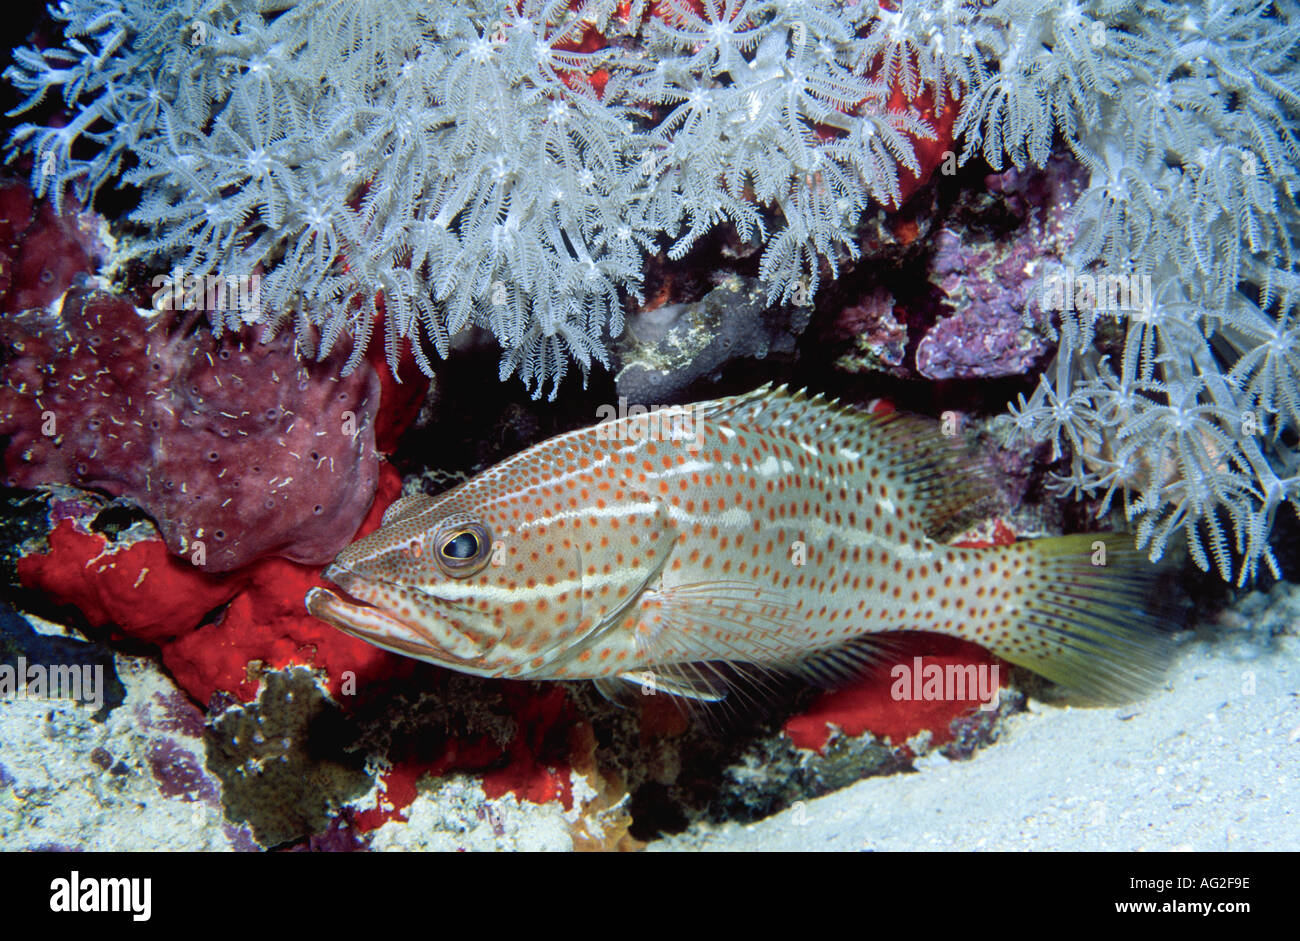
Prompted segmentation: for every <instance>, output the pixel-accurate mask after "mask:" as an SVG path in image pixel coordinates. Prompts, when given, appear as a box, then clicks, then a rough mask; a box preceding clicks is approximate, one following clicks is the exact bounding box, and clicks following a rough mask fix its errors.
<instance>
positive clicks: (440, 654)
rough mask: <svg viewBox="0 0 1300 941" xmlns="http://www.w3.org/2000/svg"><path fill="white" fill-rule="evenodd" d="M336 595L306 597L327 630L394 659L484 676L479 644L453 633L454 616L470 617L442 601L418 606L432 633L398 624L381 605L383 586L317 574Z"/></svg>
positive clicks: (331, 570)
mask: <svg viewBox="0 0 1300 941" xmlns="http://www.w3.org/2000/svg"><path fill="white" fill-rule="evenodd" d="M321 574H322V577H323V578H325V579H327V580H329V581H331V582H333V583H334V584H335V585H337V586H338V588H337V589H330V588H322V587H315V588H312V589H310V590H309V591H308V592H307V596H306V599H305V601H306V606H307V611H308V613H310V614H311V615H313V616H314V617H317V618H320V619H321V620H322V621H325V622H326V623H328V624H330V625H331V626H333V627H335V628H337V629H338V630H340V631H343V633H345V634H349V635H351V636H353V637H356V638H357V639H359V640H364V641H366V642H367V643H369V644H373V645H375V646H376V647H382V648H383V649H385V650H389V651H392V652H393V653H397V654H402V655H403V656H407V657H414V658H416V659H418V660H425V661H427V662H429V663H436V664H438V665H440V666H449V667H454V668H455V669H457V670H461V671H464V672H469V673H481V674H484V675H486V671H484V670H482V668H481V660H482V656H483V654H484V653H485V652H486V651H485V650H484V649H482V644H481V643H478V642H476V641H475V639H474V638H473V637H472V636H470V634H468V633H466V632H465V631H464V630H461V629H458V628H457V626H456V624H457V622H458V617H457V616H461V617H463V616H465V615H467V614H469V613H470V612H469V611H468V610H462V609H461V606H460V605H457V604H455V603H454V602H448V601H443V600H442V599H436V598H427V599H426V600H425V601H424V602H423V603H424V604H425V605H426V606H428V607H429V608H430V609H431V610H429V611H428V613H429V614H430V615H431V616H432V620H433V621H434V622H435V625H436V629H435V628H430V627H429V626H427V625H426V624H424V623H421V622H420V621H419V620H416V619H409V620H407V619H403V618H402V617H399V616H398V615H397V614H395V613H394V612H393V611H392V610H390V609H389V608H388V607H386V606H384V604H383V603H382V596H383V592H384V590H385V589H386V588H392V587H394V586H389V585H387V584H386V583H384V582H382V581H376V580H374V579H370V578H367V577H365V576H363V575H359V574H357V573H356V572H354V571H351V570H350V569H347V568H345V567H343V566H340V565H338V564H334V565H331V566H329V567H328V568H326V569H325V571H324V572H322V573H321Z"/></svg>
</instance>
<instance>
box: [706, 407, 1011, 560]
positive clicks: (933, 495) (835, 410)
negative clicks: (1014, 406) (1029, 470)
mask: <svg viewBox="0 0 1300 941" xmlns="http://www.w3.org/2000/svg"><path fill="white" fill-rule="evenodd" d="M699 408H700V409H701V412H700V415H701V416H702V417H703V418H704V419H706V420H708V421H713V422H718V423H724V424H736V425H754V426H756V427H759V428H764V429H769V430H777V429H784V430H786V431H787V432H788V433H789V434H790V435H791V436H792V437H794V438H796V439H798V440H801V441H804V442H805V443H807V444H808V445H809V446H811V447H814V448H816V449H818V450H820V451H825V452H826V453H827V455H828V456H831V455H833V454H839V455H841V456H844V457H848V458H852V459H856V458H859V457H860V458H862V459H864V460H866V461H867V462H869V463H874V464H875V465H878V466H879V467H880V468H881V471H882V472H883V473H885V474H886V475H887V482H890V483H893V484H895V485H896V486H898V487H899V488H901V489H902V490H903V491H904V492H905V495H906V496H907V497H909V498H910V499H912V500H913V501H914V503H915V506H916V510H917V513H918V515H919V516H920V518H921V525H922V527H923V528H924V529H925V531H926V533H927V534H930V535H933V534H934V533H935V532H936V531H938V530H940V529H942V528H943V527H944V526H945V525H946V524H947V523H948V522H949V521H950V520H951V519H952V518H953V517H954V516H956V515H957V514H959V513H961V512H962V511H963V510H965V509H967V508H969V507H971V506H972V505H974V504H976V503H979V502H980V501H981V500H983V499H984V498H985V497H987V496H988V495H989V492H990V490H991V488H990V486H989V477H990V474H989V471H988V468H987V467H986V465H985V464H984V462H983V461H981V460H979V459H977V458H975V457H973V456H972V455H970V454H969V453H967V450H966V448H965V446H964V440H963V438H962V437H961V436H960V435H958V434H951V435H948V434H944V433H943V429H942V426H941V425H940V423H939V422H937V421H935V420H934V419H931V418H926V417H924V416H921V415H910V414H906V413H902V412H890V413H886V414H876V413H874V412H865V411H861V410H859V409H856V408H853V407H850V406H846V405H843V404H841V403H840V402H838V401H836V400H834V399H827V398H825V397H823V396H821V395H811V396H810V395H809V394H808V393H807V392H806V391H804V390H797V391H791V390H790V389H789V388H788V387H786V386H776V387H774V386H772V385H771V384H770V383H769V384H767V385H764V386H761V387H759V388H758V389H755V390H754V391H753V392H746V393H743V394H741V395H733V396H730V397H728V398H725V399H715V400H713V401H711V402H704V403H702V404H701V405H700V406H699ZM889 478H892V479H889Z"/></svg>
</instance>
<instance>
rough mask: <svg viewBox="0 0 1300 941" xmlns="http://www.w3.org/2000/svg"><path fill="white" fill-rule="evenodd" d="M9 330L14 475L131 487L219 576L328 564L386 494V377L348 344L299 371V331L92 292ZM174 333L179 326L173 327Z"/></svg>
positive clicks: (1, 415) (0, 389)
mask: <svg viewBox="0 0 1300 941" xmlns="http://www.w3.org/2000/svg"><path fill="white" fill-rule="evenodd" d="M60 307H61V310H60V311H59V313H58V314H57V315H56V314H51V313H47V312H44V311H39V310H37V311H29V312H28V313H27V314H24V315H22V316H20V317H14V318H11V319H10V320H9V321H8V322H7V323H6V325H5V333H6V334H7V336H6V339H7V340H8V343H9V345H10V347H11V350H12V356H11V358H10V360H9V362H8V363H6V364H5V367H4V370H3V373H0V378H2V379H3V380H4V384H3V386H0V435H10V436H11V438H10V441H9V445H8V449H7V451H6V452H5V455H4V464H5V475H6V482H7V483H8V484H9V485H10V486H20V487H33V486H38V485H41V484H50V483H63V482H71V483H73V484H76V485H78V486H82V487H91V488H96V489H99V490H103V491H106V492H107V493H109V494H111V495H113V496H126V497H129V498H131V499H133V500H135V501H136V502H137V503H139V504H140V505H141V506H142V507H143V508H144V509H145V510H146V511H147V512H148V513H149V514H150V515H151V516H153V518H154V519H155V521H156V522H157V523H158V528H159V529H160V531H161V532H162V535H163V538H164V539H165V540H166V541H167V545H168V547H169V548H170V549H171V551H173V552H175V553H178V554H182V553H183V554H186V555H187V556H189V558H190V560H191V561H193V562H194V563H195V564H198V565H201V566H203V568H204V569H205V570H207V571H213V572H223V571H228V570H231V569H235V568H238V567H240V566H241V565H244V564H245V563H247V562H249V561H251V560H253V559H255V558H258V557H260V556H263V555H271V554H273V555H281V556H284V557H285V558H288V559H292V560H294V561H297V562H308V563H321V562H325V561H328V560H329V559H330V558H331V557H332V556H333V555H334V553H335V552H337V551H338V550H339V549H340V548H341V547H342V546H343V545H345V544H346V543H347V542H348V540H349V539H350V538H351V537H352V535H353V534H354V533H355V532H356V529H357V527H358V526H359V525H360V523H361V520H362V518H363V517H364V516H365V513H366V511H367V510H368V509H369V507H370V504H371V501H372V500H373V498H374V495H375V487H376V484H377V480H378V456H377V454H376V452H375V445H374V433H375V432H374V417H375V411H376V408H377V406H378V399H379V379H378V377H377V375H376V373H375V371H374V370H373V369H372V368H370V367H369V366H368V365H367V364H365V363H362V365H361V366H360V367H359V368H358V369H356V370H355V371H354V372H353V373H352V374H351V375H349V376H347V377H342V378H340V377H339V376H338V373H339V372H340V370H341V365H342V361H343V359H344V358H346V356H347V351H346V350H340V351H338V352H336V354H335V355H334V356H331V357H330V358H329V359H328V360H326V361H325V362H324V363H320V364H313V365H310V366H307V365H304V364H302V363H301V362H300V361H299V359H298V358H297V357H296V355H295V353H294V341H293V338H292V337H280V338H279V339H276V340H274V341H272V342H270V343H256V342H251V341H250V339H249V338H248V337H247V336H241V335H232V334H226V335H225V336H224V337H222V338H220V339H217V338H214V337H212V336H211V335H209V334H208V333H207V332H206V331H199V332H197V333H193V334H191V333H190V332H189V331H188V330H186V329H185V328H184V327H185V325H184V324H178V323H177V322H176V321H174V320H169V319H168V318H169V317H170V315H169V314H160V315H157V316H155V317H154V318H152V319H151V318H148V317H145V316H142V315H141V314H140V313H139V312H137V311H136V309H135V308H134V307H132V305H131V304H130V303H129V302H128V301H127V300H125V299H123V298H121V297H116V296H113V295H109V294H106V293H103V292H100V291H96V290H93V289H92V288H89V287H86V286H81V287H76V288H74V289H72V290H71V291H69V292H68V294H67V295H66V296H65V297H64V298H63V301H62V303H61V305H60ZM169 327H170V329H169Z"/></svg>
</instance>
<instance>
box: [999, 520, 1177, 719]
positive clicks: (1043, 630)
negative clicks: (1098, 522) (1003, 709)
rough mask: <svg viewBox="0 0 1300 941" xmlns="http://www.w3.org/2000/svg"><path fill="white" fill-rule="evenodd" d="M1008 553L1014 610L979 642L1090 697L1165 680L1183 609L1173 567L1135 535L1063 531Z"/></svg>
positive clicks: (1133, 693)
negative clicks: (1176, 600)
mask: <svg viewBox="0 0 1300 941" xmlns="http://www.w3.org/2000/svg"><path fill="white" fill-rule="evenodd" d="M1003 551H1004V552H1005V553H1006V554H1007V556H1008V562H1009V563H1010V564H1009V565H1008V567H1007V569H1008V571H1007V574H1008V575H1011V577H1012V578H1013V580H1014V581H1015V582H1016V583H1018V584H1017V588H1018V590H1017V591H1016V592H1015V593H1014V596H1013V599H1012V603H1011V605H1010V606H1009V607H1010V608H1012V609H1014V613H1013V614H1012V616H1011V617H1010V618H1007V619H1005V620H1003V622H1002V624H1003V625H1005V626H1001V627H998V628H994V629H993V630H992V631H989V632H987V633H985V634H984V635H983V636H981V637H978V638H975V639H977V640H978V641H979V642H981V643H984V644H985V645H986V646H988V647H989V648H990V649H991V650H992V651H993V652H994V653H996V654H997V655H998V656H1000V657H1002V658H1003V659H1004V660H1008V661H1010V662H1011V663H1014V664H1017V665H1018V666H1023V667H1026V668H1027V669H1030V670H1032V671H1034V672H1035V673H1037V674H1039V675H1040V676H1043V677H1046V678H1047V679H1049V680H1051V681H1053V682H1055V683H1059V684H1060V685H1061V686H1063V687H1065V688H1066V690H1067V691H1069V692H1070V693H1071V694H1072V695H1073V696H1074V698H1076V699H1080V700H1083V701H1087V702H1092V703H1098V704H1100V703H1118V702H1129V701H1132V700H1134V699H1140V698H1142V697H1143V696H1145V695H1147V694H1148V693H1150V692H1151V691H1152V690H1153V689H1154V688H1155V687H1156V686H1158V685H1159V684H1160V682H1161V681H1162V679H1163V678H1164V676H1165V673H1166V671H1167V669H1168V666H1169V663H1170V660H1171V658H1172V655H1173V645H1172V643H1171V641H1170V631H1171V628H1172V627H1173V624H1172V621H1173V620H1174V619H1175V618H1174V610H1175V609H1174V606H1173V605H1172V604H1170V597H1169V586H1168V584H1167V582H1168V578H1167V569H1165V570H1162V568H1161V567H1158V566H1156V565H1153V564H1152V563H1151V562H1149V561H1148V560H1147V559H1146V558H1145V557H1144V556H1143V555H1142V554H1141V553H1139V552H1137V551H1135V550H1134V549H1133V548H1132V537H1131V536H1129V535H1128V534H1126V533H1100V534H1081V535H1074V536H1058V537H1053V538H1047V539H1037V540H1033V541H1031V542H1025V543H1018V544H1016V545H1014V546H1009V547H1007V548H1006V549H1005V550H1003ZM1011 573H1014V575H1012V574H1011ZM1007 613H1011V612H1010V611H1008V612H1007ZM990 635H991V636H990Z"/></svg>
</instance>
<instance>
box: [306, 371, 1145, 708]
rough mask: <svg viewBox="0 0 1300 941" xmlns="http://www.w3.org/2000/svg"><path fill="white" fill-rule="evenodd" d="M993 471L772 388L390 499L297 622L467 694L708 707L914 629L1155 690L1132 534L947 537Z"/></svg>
mask: <svg viewBox="0 0 1300 941" xmlns="http://www.w3.org/2000/svg"><path fill="white" fill-rule="evenodd" d="M988 482H989V473H988V471H987V470H986V468H985V466H984V465H982V464H981V463H980V462H979V461H977V460H975V459H973V458H971V457H970V456H969V455H968V454H967V453H966V452H965V451H964V450H963V448H962V447H961V446H960V438H959V436H954V435H951V434H944V431H943V428H942V427H941V425H940V423H939V422H936V421H934V420H933V419H929V418H925V417H922V416H916V415H908V414H905V413H901V412H897V411H895V412H891V413H887V414H880V413H878V412H873V411H862V410H858V409H855V408H853V407H850V406H845V405H841V404H839V403H838V402H835V401H832V400H828V399H825V398H823V397H822V396H820V395H817V396H812V395H809V394H808V393H806V392H803V391H791V390H790V389H788V388H787V387H785V386H781V387H779V388H774V387H772V386H771V385H768V386H764V387H762V388H759V389H756V390H754V391H752V392H748V393H744V394H740V395H734V396H729V397H724V398H719V399H715V400H711V401H707V402H699V403H694V404H692V405H685V406H671V407H664V408H661V409H658V410H656V411H655V412H653V413H651V414H630V415H628V414H625V415H623V416H621V417H616V418H610V419H607V420H604V421H600V422H598V423H596V424H595V425H592V426H589V427H585V428H580V429H577V430H574V431H570V432H567V433H564V434H560V435H558V436H556V437H553V438H550V439H549V440H546V441H543V442H541V443H538V444H536V445H533V446H532V447H530V448H528V449H526V450H524V451H522V452H520V453H518V454H517V455H515V456H513V457H511V458H509V459H507V460H505V461H503V462H501V463H499V464H497V465H495V466H493V467H490V468H488V469H487V470H484V471H483V472H481V473H480V474H478V475H477V476H475V477H472V478H471V479H469V480H467V481H465V482H463V483H461V484H459V485H458V486H455V487H454V488H452V489H450V490H448V491H446V492H445V493H442V494H439V495H433V496H430V495H425V494H412V495H409V496H405V497H402V498H401V499H399V500H397V501H396V502H394V503H393V504H392V505H391V506H390V507H389V508H388V510H387V512H386V513H385V515H384V517H383V521H382V523H381V525H380V526H379V528H378V529H376V530H375V531H374V532H372V533H371V534H369V535H368V536H366V537H364V538H362V539H360V540H358V541H357V542H354V543H352V544H351V545H349V546H347V547H345V548H344V549H343V550H342V551H341V552H340V553H339V554H338V556H337V557H336V558H335V560H334V562H333V563H332V564H331V565H329V566H328V567H327V568H326V569H325V570H324V573H323V574H324V578H325V579H326V580H327V581H329V582H331V583H333V584H334V585H336V586H338V589H339V590H338V591H335V590H333V589H331V588H325V587H319V588H313V589H312V590H311V591H310V592H309V593H308V595H307V597H306V605H307V609H308V610H309V611H310V612H311V613H312V614H313V615H315V616H316V617H318V618H320V619H322V620H324V621H326V622H328V623H330V624H332V625H334V626H335V627H337V628H339V629H340V630H342V631H345V632H347V633H348V634H350V635H352V636H354V637H358V638H360V639H362V640H365V641H368V642H369V643H371V644H375V645H377V646H379V647H382V648H384V649H387V650H390V651H394V652H396V653H399V654H403V655H406V656H409V657H415V658H418V659H420V660H424V661H428V662H430V663H435V664H439V665H441V666H443V667H446V668H449V669H452V670H456V671H460V672H463V673H468V674H472V675H476V676H481V677H500V678H509V679H519V680H590V681H593V682H595V683H596V685H597V687H598V688H599V689H600V691H601V692H602V693H604V694H605V695H606V696H608V697H609V698H611V699H615V700H616V701H618V700H620V699H624V698H625V696H624V694H626V693H627V692H628V691H629V689H632V688H636V689H642V690H644V688H645V686H646V684H647V682H649V683H650V684H651V685H652V687H653V689H654V690H655V691H664V692H667V693H670V694H673V695H675V696H678V697H682V698H683V699H687V700H700V701H704V702H717V701H720V700H722V699H724V698H726V696H727V695H728V693H729V692H731V691H732V690H733V689H734V688H735V687H736V686H737V685H738V683H739V678H744V677H755V676H770V675H777V676H793V677H802V678H805V679H807V680H809V681H813V682H817V683H819V684H821V685H835V684H837V683H840V682H843V681H845V680H847V679H848V678H850V677H852V676H855V675H859V674H860V673H861V672H862V671H863V670H865V669H867V668H869V667H870V666H871V665H872V664H879V662H880V658H881V657H882V656H883V655H884V654H883V652H882V651H884V649H885V647H886V646H887V643H886V642H887V639H888V638H889V637H891V636H895V637H896V636H897V635H898V634H900V633H903V632H915V631H924V632H932V633H936V634H943V635H948V636H952V637H958V638H962V639H964V640H967V641H972V642H974V643H975V644H978V645H981V646H983V647H984V648H986V649H987V650H989V651H991V652H992V653H993V654H995V655H996V656H998V657H1000V658H1002V659H1003V660H1005V661H1008V662H1010V663H1012V664H1017V665H1020V666H1023V667H1025V668H1027V669H1029V670H1031V671H1033V672H1034V673H1037V674H1039V675H1041V676H1042V677H1045V678H1046V679H1048V680H1051V681H1053V682H1054V683H1057V684H1059V685H1060V686H1062V687H1064V688H1065V690H1066V691H1067V692H1068V693H1069V694H1071V695H1073V696H1075V697H1077V698H1079V699H1080V700H1081V701H1088V702H1103V703H1105V702H1124V701H1130V700H1132V699H1135V698H1140V697H1141V696H1143V695H1145V694H1147V693H1148V692H1149V691H1150V690H1151V689H1152V688H1153V687H1154V686H1155V685H1157V684H1158V683H1159V682H1160V681H1161V679H1162V677H1163V676H1164V673H1165V669H1166V666H1167V663H1168V659H1169V653H1170V645H1169V637H1168V634H1169V632H1168V631H1167V630H1165V629H1163V627H1162V624H1161V615H1160V612H1159V610H1158V609H1156V608H1154V607H1153V606H1152V604H1151V602H1152V599H1153V598H1154V597H1157V596H1158V595H1159V593H1160V589H1159V587H1158V586H1159V582H1158V569H1157V567H1156V566H1154V565H1152V564H1151V563H1150V562H1149V561H1148V560H1147V559H1146V558H1145V557H1144V556H1143V555H1142V554H1141V553H1140V552H1138V551H1136V550H1135V549H1134V548H1133V545H1132V542H1133V541H1132V537H1131V536H1129V535H1127V534H1124V533H1103V534H1097V533H1091V534H1075V535H1066V536H1056V537H1044V538H1038V539H1028V540H1022V541H1019V542H1015V543H1013V544H1011V545H1006V546H994V547H990V548H968V547H959V546H955V545H949V544H947V543H945V542H943V541H941V540H940V539H939V538H937V537H938V536H939V535H940V534H942V533H943V532H944V531H945V527H948V528H950V527H951V525H952V523H953V520H954V519H957V518H959V517H960V515H961V514H962V513H963V512H966V511H968V510H969V508H970V507H971V506H972V505H974V504H976V503H977V502H978V501H979V500H980V499H981V498H982V496H983V495H984V494H986V493H987V490H988Z"/></svg>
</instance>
